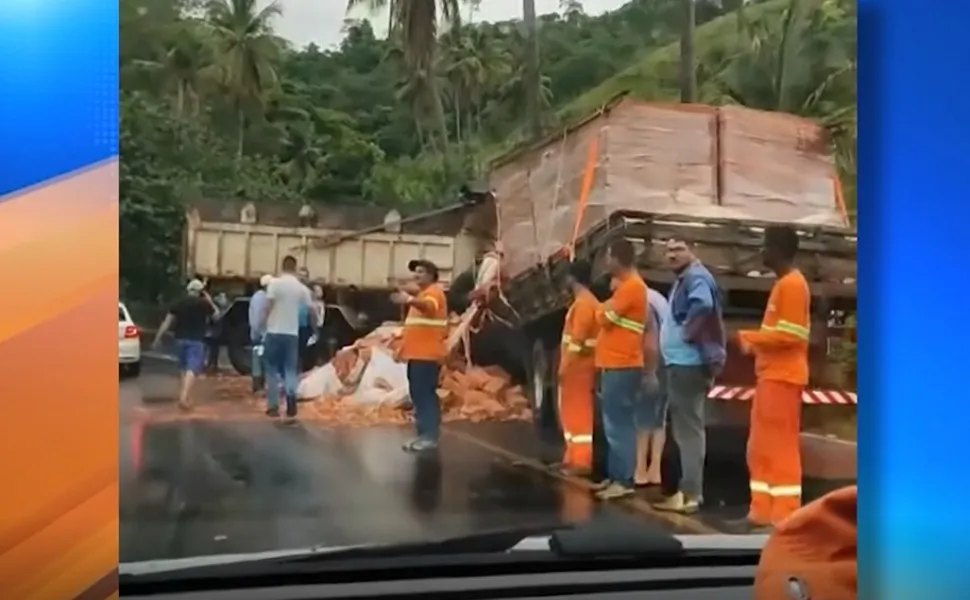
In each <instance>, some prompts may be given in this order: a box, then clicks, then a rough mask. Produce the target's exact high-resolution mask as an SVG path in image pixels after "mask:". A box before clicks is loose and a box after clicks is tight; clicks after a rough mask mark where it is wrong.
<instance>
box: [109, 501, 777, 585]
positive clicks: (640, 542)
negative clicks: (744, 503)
mask: <svg viewBox="0 0 970 600" xmlns="http://www.w3.org/2000/svg"><path fill="white" fill-rule="evenodd" d="M764 538H765V536H733V535H724V536H721V535H714V536H678V535H675V534H673V533H672V532H670V531H669V530H667V529H665V528H663V527H660V526H658V525H654V524H650V523H644V522H643V521H640V520H631V519H625V518H620V519H615V518H614V519H609V518H599V519H595V520H593V521H592V522H589V523H586V524H583V525H580V526H569V525H566V526H563V525H556V526H535V527H517V528H511V529H501V530H493V531H487V532H481V533H474V534H470V535H464V536H459V537H453V538H447V539H440V540H433V541H427V542H418V543H405V544H377V545H366V546H356V547H349V548H324V547H320V548H311V549H307V550H302V551H283V552H275V553H258V554H254V555H236V556H232V557H201V558H197V559H183V560H176V561H160V562H162V563H168V565H169V566H168V567H167V568H159V565H158V563H156V564H155V566H154V567H153V566H152V563H151V562H150V561H149V562H148V563H141V564H140V565H139V564H122V565H120V566H119V573H120V581H119V583H120V585H121V587H122V589H124V588H126V587H129V588H132V587H138V588H140V589H143V588H145V587H150V588H153V589H154V588H159V587H160V588H166V591H168V590H172V591H174V590H175V589H179V588H182V587H183V586H190V585H191V589H200V587H201V588H209V589H215V588H216V587H218V586H220V585H222V582H224V581H227V580H234V581H236V582H242V581H244V580H245V581H247V582H249V584H250V585H253V586H259V585H263V584H266V585H269V584H271V583H272V582H278V581H279V580H278V579H277V578H278V577H279V576H280V575H281V574H286V575H287V576H288V577H292V579H290V580H289V581H291V582H292V583H296V582H297V581H298V580H301V579H303V580H306V581H307V582H308V583H309V582H310V581H312V580H313V579H314V578H319V577H322V576H325V580H326V581H327V582H329V583H338V582H339V581H346V582H353V581H355V580H356V579H357V578H359V577H360V576H361V573H367V574H368V575H367V577H368V578H372V579H373V578H386V579H408V578H415V577H419V576H424V577H437V576H440V575H441V573H447V574H448V576H449V577H462V576H472V575H476V574H480V573H481V569H482V567H485V566H488V567H492V568H493V569H494V571H495V573H496V574H499V573H498V571H499V570H505V571H508V572H509V573H512V572H529V571H531V572H536V571H556V570H564V569H565V570H575V569H576V568H579V567H582V568H588V569H592V570H596V569H599V568H652V567H678V566H689V565H700V564H707V563H708V562H710V563H711V564H718V565H724V566H728V565H753V564H756V563H757V560H758V557H759V556H760V550H761V546H762V545H763V543H764ZM220 558H221V560H220ZM264 582H265V583H264ZM132 591H133V590H132ZM129 593H131V592H129Z"/></svg>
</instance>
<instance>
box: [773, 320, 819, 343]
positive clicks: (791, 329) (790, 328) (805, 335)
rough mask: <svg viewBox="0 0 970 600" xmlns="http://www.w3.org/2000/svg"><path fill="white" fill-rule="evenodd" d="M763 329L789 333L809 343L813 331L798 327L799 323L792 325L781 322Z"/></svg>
mask: <svg viewBox="0 0 970 600" xmlns="http://www.w3.org/2000/svg"><path fill="white" fill-rule="evenodd" d="M761 329H763V330H765V331H779V332H781V333H788V334H791V335H793V336H795V337H797V338H798V339H800V340H805V341H808V340H809V337H810V335H809V334H810V333H811V329H809V328H808V327H804V326H802V325H798V324H797V323H792V322H791V321H784V320H780V321H778V322H777V323H775V324H774V325H762V326H761Z"/></svg>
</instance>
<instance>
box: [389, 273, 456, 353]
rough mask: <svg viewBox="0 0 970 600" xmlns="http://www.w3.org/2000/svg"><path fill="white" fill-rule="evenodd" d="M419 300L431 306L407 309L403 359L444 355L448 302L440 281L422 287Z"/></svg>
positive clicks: (402, 343)
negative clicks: (439, 283)
mask: <svg viewBox="0 0 970 600" xmlns="http://www.w3.org/2000/svg"><path fill="white" fill-rule="evenodd" d="M416 297H417V298H418V299H419V300H424V301H428V303H429V307H428V309H421V308H418V307H417V306H411V307H409V308H408V313H407V316H406V317H405V318H404V334H403V336H402V339H401V354H400V356H401V358H402V359H404V360H434V361H441V360H443V359H444V358H445V347H446V342H447V339H448V301H447V299H446V298H445V292H444V290H443V289H442V288H441V286H440V285H438V284H432V285H429V286H428V287H426V288H425V289H423V290H421V291H420V292H419V293H418V294H417V296H416Z"/></svg>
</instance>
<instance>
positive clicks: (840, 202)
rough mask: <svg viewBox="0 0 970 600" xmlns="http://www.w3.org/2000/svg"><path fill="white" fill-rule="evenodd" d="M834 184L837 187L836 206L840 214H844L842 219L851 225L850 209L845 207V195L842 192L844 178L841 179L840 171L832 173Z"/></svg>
mask: <svg viewBox="0 0 970 600" xmlns="http://www.w3.org/2000/svg"><path fill="white" fill-rule="evenodd" d="M832 185H833V186H834V187H835V206H836V207H837V208H838V209H839V214H841V215H842V220H843V221H844V222H845V224H846V225H851V221H850V220H849V211H848V209H847V208H846V207H845V196H843V194H842V180H841V179H839V174H838V173H836V174H834V175H832Z"/></svg>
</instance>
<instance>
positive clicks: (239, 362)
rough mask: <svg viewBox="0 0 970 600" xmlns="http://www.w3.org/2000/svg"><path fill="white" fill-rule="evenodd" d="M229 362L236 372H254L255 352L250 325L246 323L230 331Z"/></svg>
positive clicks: (227, 348) (245, 373)
mask: <svg viewBox="0 0 970 600" xmlns="http://www.w3.org/2000/svg"><path fill="white" fill-rule="evenodd" d="M226 352H227V353H228V355H229V362H230V363H231V364H232V368H233V369H235V370H236V373H239V374H240V375H249V374H250V373H252V372H253V365H252V360H253V353H252V346H251V345H250V340H249V325H248V324H246V323H244V324H242V325H241V326H237V327H234V328H233V329H231V330H230V331H229V336H228V340H227V343H226Z"/></svg>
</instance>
